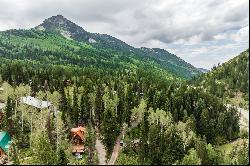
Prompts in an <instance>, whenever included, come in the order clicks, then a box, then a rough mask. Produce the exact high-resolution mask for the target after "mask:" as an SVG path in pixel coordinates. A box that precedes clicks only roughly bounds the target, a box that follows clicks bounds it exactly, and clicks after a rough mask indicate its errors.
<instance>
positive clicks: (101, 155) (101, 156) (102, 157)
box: [95, 138, 106, 165]
mask: <svg viewBox="0 0 250 166" xmlns="http://www.w3.org/2000/svg"><path fill="white" fill-rule="evenodd" d="M95 148H96V150H97V156H98V160H99V165H106V150H105V147H104V145H103V144H102V143H101V141H100V140H99V139H98V138H97V139H96V144H95Z"/></svg>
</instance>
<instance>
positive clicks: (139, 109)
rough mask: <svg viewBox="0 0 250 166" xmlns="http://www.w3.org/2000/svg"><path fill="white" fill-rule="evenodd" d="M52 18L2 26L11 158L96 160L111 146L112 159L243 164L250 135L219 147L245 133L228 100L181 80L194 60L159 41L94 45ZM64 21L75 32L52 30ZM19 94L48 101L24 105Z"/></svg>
mask: <svg viewBox="0 0 250 166" xmlns="http://www.w3.org/2000/svg"><path fill="white" fill-rule="evenodd" d="M57 19H58V18H56V20H57ZM59 20H61V19H59ZM63 20H64V21H65V19H63ZM49 21H52V23H53V24H50V23H48V22H47V23H48V24H46V26H45V25H44V24H42V25H40V26H39V27H37V28H36V29H31V30H8V31H4V32H0V88H1V90H0V103H1V104H2V103H4V104H5V105H6V106H5V107H4V108H3V109H2V110H0V113H1V115H3V116H2V117H3V118H2V119H1V120H0V122H1V123H0V130H1V131H7V132H9V133H10V135H11V138H12V141H13V143H12V147H13V148H12V149H11V150H10V154H11V155H10V161H11V162H12V163H14V164H51V165H52V164H60V165H65V164H80V165H83V164H95V165H96V164H98V161H99V163H101V162H100V160H101V158H104V161H103V162H105V163H109V162H111V161H112V160H111V159H113V158H114V157H113V156H115V155H114V154H115V153H116V154H117V155H116V156H118V158H115V159H114V161H113V163H111V164H144V165H145V164H150V165H151V164H152V165H153V164H157V165H162V164H182V165H185V164H189V165H192V164H203V165H204V164H206V165H212V164H248V162H249V159H248V151H247V150H248V143H247V142H246V141H243V143H241V144H239V145H237V146H235V147H233V148H232V150H231V151H230V152H229V154H228V155H225V154H223V152H221V151H220V150H218V147H219V146H220V145H223V144H225V143H228V142H231V141H235V140H237V139H239V138H247V137H248V135H246V134H245V135H244V134H242V131H241V130H240V126H239V122H240V121H239V120H240V119H239V114H238V112H237V110H236V109H235V108H234V107H229V108H228V107H227V106H226V105H225V104H224V103H223V102H222V101H221V100H220V99H219V97H220V96H219V97H218V96H215V95H213V93H212V94H210V92H209V91H204V88H203V87H200V86H197V87H196V86H194V85H188V84H187V83H186V82H185V80H186V79H187V78H190V77H191V76H192V75H196V74H198V73H199V72H197V73H196V69H195V68H194V67H192V66H191V65H189V64H187V63H185V62H184V61H183V60H181V59H179V58H177V57H176V56H175V55H173V54H170V53H168V52H167V51H165V50H162V49H147V48H140V51H139V52H140V53H139V52H136V51H129V50H125V49H118V48H117V47H116V46H117V43H116V44H115V47H114V48H111V47H107V46H106V45H105V44H103V43H102V42H99V46H98V41H97V39H94V40H95V41H96V42H93V40H91V41H92V42H89V38H88V39H87V38H86V40H85V39H84V40H83V38H82V35H83V36H84V35H89V33H88V32H84V31H82V28H80V27H77V28H76V26H75V25H74V24H72V23H71V22H67V24H65V23H64V22H61V21H59V22H56V23H55V22H54V21H53V20H51V19H49ZM57 21H58V20H57ZM52 25H53V26H52ZM55 25H57V26H55ZM59 25H60V26H59ZM61 25H63V26H61ZM71 25H74V26H73V27H75V28H76V29H73V30H72V29H71V28H72V26H71ZM64 26H66V27H64ZM68 26H70V27H68ZM62 27H63V28H64V30H65V28H66V30H69V29H70V31H71V30H72V31H74V32H75V34H74V35H76V36H75V37H74V38H68V39H67V38H66V37H69V36H68V35H67V33H66V32H65V33H66V37H65V33H64V36H63V35H62V34H61V31H60V33H58V31H54V30H58V29H59V30H61V28H62ZM68 28H69V29H68ZM37 29H40V30H37ZM46 29H48V30H46ZM77 32H79V33H77ZM77 34H82V35H80V36H78V37H79V40H78V39H76V37H77ZM74 35H73V36H74ZM108 38H109V37H108ZM100 40H101V39H100ZM108 41H109V40H106V39H105V42H108ZM111 43H113V42H111ZM121 46H122V48H124V47H123V46H124V45H121ZM142 52H144V53H142ZM169 64H171V65H169ZM213 71H216V70H213ZM192 72H193V74H192ZM195 85H198V84H196V83H195ZM24 96H32V97H35V98H36V99H39V100H43V101H47V102H46V103H52V107H48V106H46V107H44V108H40V107H36V106H34V105H27V103H25V102H24V101H23V100H21V99H22V97H24ZM79 125H81V126H83V127H85V128H86V132H85V133H84V134H85V138H86V139H83V140H84V152H83V154H82V156H81V157H80V158H78V157H79V156H77V155H75V156H74V155H73V152H72V149H73V140H72V135H71V131H72V129H74V128H75V127H78V126H79ZM97 142H101V143H102V144H103V145H104V147H105V150H103V151H106V153H104V152H103V153H102V154H100V153H99V152H100V149H98V148H97V146H96V144H97ZM121 142H122V145H120V143H121ZM117 146H118V148H116V147H117ZM119 148H122V150H120V151H119ZM117 149H118V150H117ZM118 154H119V155H118ZM105 159H106V161H105Z"/></svg>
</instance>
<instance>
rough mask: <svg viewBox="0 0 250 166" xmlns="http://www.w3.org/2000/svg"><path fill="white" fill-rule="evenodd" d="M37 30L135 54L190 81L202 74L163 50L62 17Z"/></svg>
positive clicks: (44, 24) (47, 20)
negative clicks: (128, 41) (131, 42)
mask: <svg viewBox="0 0 250 166" xmlns="http://www.w3.org/2000/svg"><path fill="white" fill-rule="evenodd" d="M35 29H39V30H45V31H48V32H54V33H57V34H61V35H63V36H64V37H66V38H68V39H73V40H76V41H80V42H85V43H88V44H90V45H92V46H93V47H95V48H102V49H103V48H104V49H111V50H116V51H120V52H123V53H126V54H135V55H136V56H138V57H140V58H143V59H149V60H150V61H152V62H154V63H157V64H159V65H160V66H161V67H162V68H164V69H167V70H168V71H170V72H172V73H174V74H175V75H178V76H180V77H184V78H188V79H189V78H191V77H193V76H195V75H197V74H200V73H201V72H200V70H199V69H197V68H195V67H193V66H192V65H191V64H189V63H186V62H185V61H183V60H182V59H180V58H179V57H177V56H176V55H174V54H170V53H169V52H167V51H165V50H163V49H158V48H155V49H149V48H145V47H142V48H134V47H132V46H130V45H128V44H126V43H125V42H123V41H121V40H119V39H117V38H115V37H112V36H110V35H106V34H99V33H90V32H87V31H85V30H84V29H83V28H82V27H80V26H78V25H76V24H75V23H73V22H71V21H70V20H68V19H66V18H65V17H63V16H62V15H57V16H52V17H50V18H48V19H46V20H44V22H43V23H42V24H40V25H39V26H37V27H35Z"/></svg>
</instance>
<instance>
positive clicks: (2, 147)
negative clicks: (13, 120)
mask: <svg viewBox="0 0 250 166" xmlns="http://www.w3.org/2000/svg"><path fill="white" fill-rule="evenodd" d="M11 143H12V142H11V137H10V135H9V133H8V132H5V131H1V132H0V160H2V159H3V158H5V157H7V156H8V152H9V150H10V145H11Z"/></svg>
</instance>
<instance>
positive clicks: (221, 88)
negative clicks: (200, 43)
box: [191, 49, 249, 109]
mask: <svg viewBox="0 0 250 166" xmlns="http://www.w3.org/2000/svg"><path fill="white" fill-rule="evenodd" d="M192 81H193V84H194V85H196V86H200V87H202V88H204V89H205V90H206V91H208V92H210V93H211V94H214V95H216V96H218V97H220V98H224V99H226V100H228V102H229V103H231V104H234V105H238V106H241V107H244V108H247V109H248V108H249V101H248V100H249V49H247V50H246V51H244V52H242V53H241V54H240V55H238V56H236V57H235V58H233V59H231V60H229V61H228V62H225V63H223V64H222V65H219V66H217V67H213V68H212V70H211V71H209V72H208V73H204V74H202V75H200V76H199V77H198V78H195V79H194V80H192ZM192 81H191V82H192Z"/></svg>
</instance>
